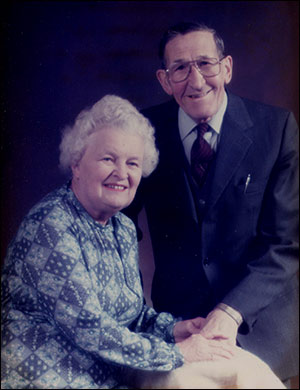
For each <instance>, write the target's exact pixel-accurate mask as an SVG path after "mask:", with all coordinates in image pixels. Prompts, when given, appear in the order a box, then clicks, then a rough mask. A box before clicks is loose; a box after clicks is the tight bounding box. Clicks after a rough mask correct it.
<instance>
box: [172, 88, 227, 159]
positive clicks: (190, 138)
mask: <svg viewBox="0 0 300 390" xmlns="http://www.w3.org/2000/svg"><path fill="white" fill-rule="evenodd" d="M227 102H228V98H227V94H226V93H225V97H224V100H223V102H222V104H221V107H220V108H219V110H218V112H217V113H216V114H215V115H214V116H213V117H212V118H211V120H210V121H208V124H209V126H210V129H209V131H207V132H206V133H205V134H204V139H205V140H206V141H207V142H208V143H209V144H210V146H211V148H212V149H213V150H214V151H216V150H217V146H218V142H219V138H220V134H221V126H222V122H223V117H224V114H225V111H226V108H227ZM195 126H197V123H196V122H195V121H194V120H193V119H192V118H191V117H190V116H189V115H187V114H186V113H185V112H184V111H183V109H182V108H181V107H180V108H179V110H178V127H179V133H180V137H181V141H182V143H183V147H184V150H185V154H186V157H187V159H188V161H189V163H191V156H190V154H191V148H192V145H193V143H194V141H195V139H196V138H197V132H196V131H192V130H193V128H194V127H195Z"/></svg>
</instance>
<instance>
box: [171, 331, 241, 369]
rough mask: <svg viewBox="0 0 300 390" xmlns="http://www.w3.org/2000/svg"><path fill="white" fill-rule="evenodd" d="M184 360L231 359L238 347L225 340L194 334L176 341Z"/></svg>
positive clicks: (190, 361) (189, 361)
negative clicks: (210, 338)
mask: <svg viewBox="0 0 300 390" xmlns="http://www.w3.org/2000/svg"><path fill="white" fill-rule="evenodd" d="M176 345H177V346H178V348H179V350H180V352H181V353H182V355H183V357H184V360H185V361H186V362H188V363H192V362H199V361H204V360H212V361H214V360H220V359H224V358H225V359H230V358H232V357H233V356H234V354H235V349H236V347H235V346H233V345H230V344H228V343H227V342H226V341H223V340H209V339H206V338H205V337H203V336H201V334H193V335H192V336H190V337H188V338H186V339H184V340H182V341H180V342H178V343H176Z"/></svg>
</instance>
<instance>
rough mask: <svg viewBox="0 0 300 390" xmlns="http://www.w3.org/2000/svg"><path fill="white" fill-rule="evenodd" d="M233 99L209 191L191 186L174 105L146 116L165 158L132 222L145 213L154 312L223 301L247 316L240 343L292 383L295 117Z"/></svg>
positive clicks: (189, 311) (200, 308)
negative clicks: (152, 262) (150, 247)
mask: <svg viewBox="0 0 300 390" xmlns="http://www.w3.org/2000/svg"><path fill="white" fill-rule="evenodd" d="M228 98H229V99H228V107H227V110H226V113H225V116H224V120H223V124H222V130H221V138H220V143H219V146H218V150H217V154H216V158H215V161H214V164H213V166H212V167H211V168H210V171H209V175H208V178H207V180H206V182H205V184H204V186H203V188H202V189H201V190H199V189H197V188H196V187H195V186H194V184H193V182H192V181H191V176H190V169H189V165H188V163H187V160H186V157H185V155H184V150H183V147H182V143H181V140H180V136H179V130H178V122H177V118H178V106H177V104H176V103H175V101H171V102H168V103H165V104H162V105H159V106H155V107H152V108H150V109H147V110H145V111H144V112H143V114H144V115H145V116H147V117H148V118H149V119H150V121H151V123H152V124H153V126H154V127H155V129H156V140H157V146H158V149H159V151H160V162H159V165H158V168H157V169H156V170H155V171H154V173H153V174H152V175H150V177H149V178H147V179H144V180H143V181H142V183H141V186H140V189H139V191H138V194H137V197H136V201H135V203H134V204H133V205H132V207H131V208H129V209H128V210H127V211H126V213H127V214H128V215H129V216H131V217H132V218H133V219H134V214H135V213H136V212H137V210H138V209H139V208H140V207H141V206H142V205H144V206H145V209H146V213H147V218H148V225H149V230H150V234H151V240H152V245H153V252H154V260H155V274H154V278H153V286H152V301H153V305H154V308H155V309H156V310H157V311H168V312H171V313H173V314H174V315H175V316H182V317H183V318H192V317H195V316H206V314H207V313H208V312H209V311H210V310H212V309H213V307H214V306H215V304H216V303H218V302H224V303H226V304H228V305H230V306H232V307H233V308H235V309H237V310H238V311H239V312H240V313H241V314H242V316H243V318H244V323H243V325H242V326H241V327H240V330H239V335H238V342H239V344H240V345H241V346H242V347H243V348H245V349H247V350H250V351H252V352H254V353H256V354H257V355H258V356H260V357H261V358H262V359H263V360H265V361H266V362H267V363H269V364H270V365H271V367H272V368H273V369H274V371H275V372H276V373H277V374H278V375H280V377H281V378H282V379H285V378H287V377H290V376H293V375H297V373H298V364H299V363H298V348H299V346H298V331H299V326H298V291H299V290H298V277H297V270H298V221H299V214H298V200H299V192H298V183H299V180H298V155H299V154H298V127H297V123H296V121H295V119H294V116H293V114H291V113H289V112H288V111H285V110H282V109H279V108H275V107H271V106H267V105H263V104H260V103H257V102H253V101H249V100H246V99H242V98H240V97H237V96H235V95H232V94H229V96H228ZM249 174H250V175H251V180H250V182H249V185H248V187H247V189H246V191H245V183H246V180H247V176H248V175H249ZM135 215H136V214H135Z"/></svg>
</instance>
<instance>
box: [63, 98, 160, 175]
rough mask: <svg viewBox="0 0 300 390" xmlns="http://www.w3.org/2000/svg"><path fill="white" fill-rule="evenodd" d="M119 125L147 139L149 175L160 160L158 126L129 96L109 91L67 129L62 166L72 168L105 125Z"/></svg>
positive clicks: (145, 162) (144, 169)
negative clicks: (155, 132) (110, 93)
mask: <svg viewBox="0 0 300 390" xmlns="http://www.w3.org/2000/svg"><path fill="white" fill-rule="evenodd" d="M104 127H105V128H107V127H108V128H110V127H111V128H112V127H113V128H114V129H115V128H116V129H120V131H126V132H128V133H131V134H132V133H134V134H136V135H139V136H141V137H142V139H143V141H144V147H145V150H144V160H143V166H142V175H143V177H147V176H149V175H150V173H152V172H153V171H154V169H155V168H156V166H157V164H158V150H157V149H156V146H155V138H154V128H153V127H152V126H151V124H150V122H149V120H148V119H147V118H145V117H144V116H143V115H142V114H141V113H140V112H139V111H138V110H137V109H136V108H135V107H134V106H133V105H132V104H131V103H130V102H129V101H128V100H126V99H123V98H121V97H119V96H116V95H106V96H104V97H103V98H102V99H100V100H99V101H98V102H97V103H95V104H94V105H93V106H92V107H90V108H88V109H85V110H83V111H81V112H80V113H79V115H78V116H77V118H76V119H75V122H74V125H73V126H66V127H65V128H64V129H63V134H62V140H61V143H60V146H59V149H60V158H59V162H60V168H61V169H62V171H63V172H69V171H70V170H71V167H72V165H76V164H77V163H78V162H79V161H80V160H81V158H82V156H83V154H84V152H85V149H86V147H87V143H88V138H89V136H90V135H91V134H93V133H95V132H97V131H100V130H101V129H103V128H104Z"/></svg>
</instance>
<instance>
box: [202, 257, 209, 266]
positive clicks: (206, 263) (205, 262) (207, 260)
mask: <svg viewBox="0 0 300 390" xmlns="http://www.w3.org/2000/svg"><path fill="white" fill-rule="evenodd" d="M209 263H210V260H209V258H208V257H205V259H204V260H203V264H204V265H206V266H207V265H209Z"/></svg>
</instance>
